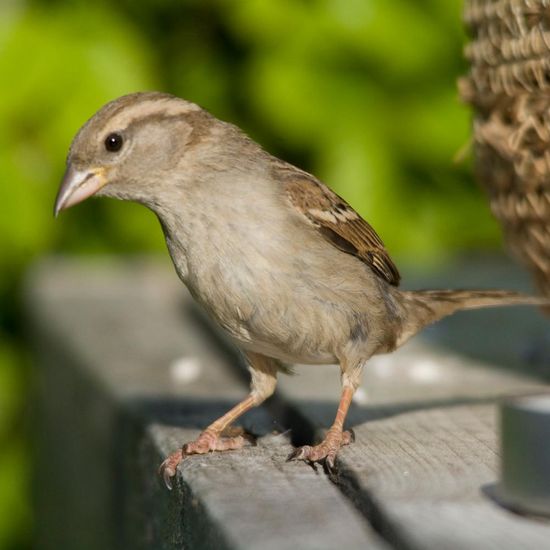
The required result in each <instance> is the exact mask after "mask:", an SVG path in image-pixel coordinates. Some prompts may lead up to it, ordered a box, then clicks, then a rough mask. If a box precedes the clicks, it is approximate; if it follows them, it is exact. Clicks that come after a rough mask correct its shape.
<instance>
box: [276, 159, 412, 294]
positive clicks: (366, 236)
mask: <svg viewBox="0 0 550 550" xmlns="http://www.w3.org/2000/svg"><path fill="white" fill-rule="evenodd" d="M278 176H279V178H280V179H281V181H282V182H283V185H284V186H285V190H286V193H287V195H288V198H289V200H290V202H291V204H292V205H293V206H294V207H295V208H296V209H297V210H298V211H299V212H300V213H301V214H303V215H304V216H305V217H306V218H307V219H308V220H309V221H310V222H311V223H313V224H314V225H315V226H316V227H317V228H318V229H319V231H320V233H321V234H322V235H323V236H324V237H325V238H326V239H327V240H329V241H330V242H331V243H332V244H333V245H334V246H336V247H337V248H339V249H340V250H342V251H344V252H347V253H348V254H353V255H354V256H356V257H357V258H359V259H360V260H362V261H363V262H365V263H366V264H367V265H368V266H369V267H370V268H371V269H372V270H373V271H374V272H375V273H376V274H377V275H379V276H380V277H382V278H383V279H384V280H385V281H387V282H388V283H390V284H391V285H395V286H397V285H398V284H399V280H400V278H401V277H400V275H399V271H398V270H397V268H396V267H395V264H394V263H393V262H392V260H391V258H390V256H389V254H388V252H387V251H386V249H385V247H384V243H383V242H382V240H381V239H380V237H379V236H378V235H377V234H376V231H375V230H374V229H373V228H372V227H371V226H370V225H369V224H368V223H367V222H366V221H365V220H364V219H363V218H362V217H361V216H360V215H359V214H358V213H357V212H356V211H355V210H354V209H353V208H352V207H351V206H350V205H349V204H348V203H347V202H346V201H345V200H344V199H342V198H341V197H339V196H338V195H337V194H336V193H335V192H334V191H332V190H331V189H329V188H328V187H327V186H326V185H324V184H323V183H321V182H320V181H318V180H317V179H315V178H314V177H313V176H311V175H310V174H307V173H306V172H302V171H301V170H298V169H296V168H294V167H293V166H290V165H285V166H284V167H283V166H281V167H280V169H279V174H278Z"/></svg>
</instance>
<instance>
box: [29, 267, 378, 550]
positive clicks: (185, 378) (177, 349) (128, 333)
mask: <svg viewBox="0 0 550 550" xmlns="http://www.w3.org/2000/svg"><path fill="white" fill-rule="evenodd" d="M185 296H186V294H185V292H184V290H183V287H182V286H181V284H180V283H179V282H178V281H177V280H176V277H175V275H173V274H172V272H171V270H169V269H168V268H165V267H164V266H163V267H160V268H159V267H158V266H157V265H155V264H150V263H147V262H145V263H140V262H137V263H135V264H120V263H107V264H104V265H99V266H98V265H97V264H95V263H94V264H92V263H81V262H70V261H68V262H65V261H56V262H48V263H44V264H42V265H41V266H39V267H37V269H36V270H35V271H34V273H33V274H32V275H31V276H30V278H29V281H28V283H27V311H28V316H29V320H30V323H31V325H32V332H33V334H34V340H35V342H36V349H37V358H38V359H39V363H40V371H39V377H38V378H39V389H38V392H37V393H38V401H39V414H38V415H37V423H38V426H39V429H38V431H39V432H40V437H39V440H38V448H37V451H38V460H37V476H36V485H37V506H38V532H39V534H38V542H39V544H38V546H39V547H40V548H82V549H86V548H100V547H101V548H155V549H162V548H167V549H168V548H182V547H190V548H250V549H251V548H268V549H269V548H337V547H339V546H344V547H346V548H365V547H368V548H386V547H387V546H386V544H385V543H384V541H383V540H382V539H381V538H380V537H379V536H377V535H376V534H375V533H374V532H373V530H372V529H371V528H370V526H369V525H368V523H367V522H365V521H364V518H363V517H362V516H361V515H360V514H359V513H358V512H357V511H356V510H355V508H354V507H353V506H351V504H350V503H349V501H348V500H347V499H345V498H344V497H343V496H342V494H341V493H340V492H339V491H338V489H337V488H336V487H335V486H334V485H333V484H331V483H330V482H329V481H328V479H327V478H326V477H325V476H323V475H319V474H316V473H315V472H314V471H313V470H312V469H310V468H303V467H302V465H301V464H294V463H288V464H287V463H285V461H284V458H285V456H286V454H287V453H288V452H289V450H290V446H289V444H288V442H287V440H286V439H285V437H284V436H274V435H272V434H271V433H270V432H271V431H272V429H273V427H274V423H273V419H272V418H271V417H270V416H269V415H268V414H267V413H266V411H265V410H263V409H259V410H258V411H256V412H252V413H250V414H248V415H247V416H246V417H245V418H244V420H243V425H244V426H245V427H246V428H248V429H250V430H252V431H254V432H256V433H260V434H263V437H261V438H260V440H259V445H258V446H257V447H250V448H247V449H244V450H242V451H241V452H239V453H233V454H232V453H226V454H222V455H209V456H204V457H199V456H198V457H192V458H190V459H188V460H187V461H186V462H185V463H184V465H183V467H182V468H181V477H179V478H178V481H177V487H176V488H175V490H174V491H172V492H171V493H170V492H168V491H167V490H166V489H165V488H164V487H163V486H162V485H161V484H160V483H159V481H158V479H157V476H156V472H155V470H156V467H157V465H158V464H159V462H160V460H161V459H162V457H164V456H165V454H166V453H167V452H168V451H171V450H173V449H174V448H176V447H177V446H178V445H180V444H181V443H182V442H184V441H186V440H189V439H191V438H193V437H196V435H197V434H198V433H199V428H200V427H203V426H205V425H206V423H208V422H209V421H211V420H212V419H213V418H215V417H216V416H217V415H219V414H220V413H221V412H222V411H224V410H225V409H226V408H228V407H229V406H230V404H232V403H233V402H235V401H236V400H237V399H239V398H241V397H242V396H243V395H244V394H245V388H244V387H243V385H242V384H241V382H240V381H239V379H238V378H237V377H236V376H235V374H234V372H233V370H232V368H230V366H229V365H228V362H229V359H228V358H227V357H224V356H223V355H220V353H219V351H218V349H217V348H216V347H215V346H213V345H212V342H211V340H210V339H209V338H210V337H209V336H207V335H205V334H204V331H203V330H202V329H201V328H200V327H199V326H197V324H196V322H195V321H194V320H193V319H191V318H190V317H189V315H190V313H189V310H188V307H187V305H186V304H187V302H186V298H185Z"/></svg>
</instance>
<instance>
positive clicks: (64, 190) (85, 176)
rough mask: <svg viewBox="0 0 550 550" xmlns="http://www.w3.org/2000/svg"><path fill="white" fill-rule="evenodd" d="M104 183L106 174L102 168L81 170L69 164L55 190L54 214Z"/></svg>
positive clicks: (98, 188) (96, 189)
mask: <svg viewBox="0 0 550 550" xmlns="http://www.w3.org/2000/svg"><path fill="white" fill-rule="evenodd" d="M106 183H107V176H106V174H105V169H104V168H96V169H92V170H84V171H81V170H76V169H75V168H73V166H72V165H71V164H69V165H68V166H67V170H66V171H65V175H64V176H63V181H62V182H61V186H60V187H59V191H58V192H57V197H56V199H55V206H54V209H53V213H54V216H55V217H57V215H58V214H59V212H61V210H65V209H66V208H69V207H70V206H73V205H75V204H78V203H79V202H82V201H83V200H84V199H87V198H88V197H90V196H91V195H93V194H94V193H97V192H98V191H99V190H100V189H101V188H102V187H103V186H104V185H105V184H106Z"/></svg>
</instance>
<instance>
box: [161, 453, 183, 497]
mask: <svg viewBox="0 0 550 550" xmlns="http://www.w3.org/2000/svg"><path fill="white" fill-rule="evenodd" d="M184 458H185V455H184V453H183V449H178V450H177V451H176V452H174V453H172V454H171V455H170V456H169V457H168V458H166V460H164V461H163V462H162V464H161V465H160V466H159V470H158V473H159V475H160V476H161V477H162V479H163V481H164V485H166V488H167V489H168V490H169V491H171V490H172V478H173V477H174V476H175V475H176V471H177V468H178V464H179V463H180V462H181V461H182V460H183V459H184Z"/></svg>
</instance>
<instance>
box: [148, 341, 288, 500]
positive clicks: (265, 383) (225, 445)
mask: <svg viewBox="0 0 550 550" xmlns="http://www.w3.org/2000/svg"><path fill="white" fill-rule="evenodd" d="M246 357H247V359H248V361H249V369H250V373H251V377H252V381H251V391H250V394H249V395H248V397H246V398H245V399H243V400H242V401H241V402H240V403H238V404H237V405H235V407H233V408H232V409H231V410H229V411H228V412H226V413H225V414H224V415H223V416H221V417H220V418H218V419H217V420H216V421H214V422H213V423H212V424H210V425H209V426H208V427H207V428H206V429H205V430H204V431H203V432H202V433H201V434H200V435H199V437H197V439H195V440H194V441H191V442H189V443H185V445H183V446H182V447H181V449H178V450H177V451H175V452H174V453H172V454H171V455H170V456H168V458H167V459H166V460H164V462H163V463H162V464H161V465H160V468H159V473H160V474H161V475H162V477H163V479H164V482H165V484H166V486H167V487H168V488H169V489H171V488H172V483H171V478H172V477H173V476H175V475H176V470H177V467H178V464H179V463H180V462H181V461H182V460H183V459H184V458H185V457H187V456H189V455H193V454H205V453H209V452H211V451H232V450H235V449H240V448H241V447H244V446H245V445H247V444H250V443H251V437H250V436H248V435H247V434H244V433H239V434H238V435H234V434H228V435H224V433H226V432H227V430H228V429H229V427H230V426H231V424H232V423H233V422H234V421H235V420H236V419H237V418H239V417H240V416H241V415H242V414H244V413H245V412H246V411H248V410H250V409H252V408H253V407H256V406H257V405H259V404H260V403H262V402H263V401H265V400H266V399H267V398H268V397H269V396H270V395H271V394H272V393H273V392H274V390H275V385H276V383H277V371H278V368H279V366H278V363H277V362H276V361H275V360H273V359H270V358H269V357H265V356H263V355H259V354H257V353H251V352H249V353H247V354H246Z"/></svg>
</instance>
